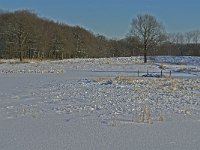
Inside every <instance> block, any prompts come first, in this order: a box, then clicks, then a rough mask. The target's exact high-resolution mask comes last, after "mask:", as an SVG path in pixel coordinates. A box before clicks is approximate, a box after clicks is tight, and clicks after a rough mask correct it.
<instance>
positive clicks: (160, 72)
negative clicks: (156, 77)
mask: <svg viewBox="0 0 200 150" xmlns="http://www.w3.org/2000/svg"><path fill="white" fill-rule="evenodd" d="M162 75H163V73H162V70H161V72H160V77H161V78H162Z"/></svg>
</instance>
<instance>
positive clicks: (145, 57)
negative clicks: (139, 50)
mask: <svg viewBox="0 0 200 150" xmlns="http://www.w3.org/2000/svg"><path fill="white" fill-rule="evenodd" d="M144 63H147V53H146V52H144Z"/></svg>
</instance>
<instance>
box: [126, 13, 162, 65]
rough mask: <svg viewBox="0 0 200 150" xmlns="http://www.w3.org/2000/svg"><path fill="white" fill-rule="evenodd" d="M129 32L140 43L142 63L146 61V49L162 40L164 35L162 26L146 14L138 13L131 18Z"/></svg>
mask: <svg viewBox="0 0 200 150" xmlns="http://www.w3.org/2000/svg"><path fill="white" fill-rule="evenodd" d="M130 33H131V35H132V36H134V37H136V38H137V39H138V41H139V42H140V43H141V44H140V45H141V48H142V50H143V54H144V63H147V53H148V51H149V50H150V49H151V48H155V46H157V45H159V44H160V43H161V42H163V41H164V40H165V37H166V36H165V30H164V26H163V25H162V24H161V23H160V22H158V21H157V19H156V18H155V17H154V16H151V15H148V14H145V15H138V16H137V17H136V18H134V19H133V20H132V23H131V32H130Z"/></svg>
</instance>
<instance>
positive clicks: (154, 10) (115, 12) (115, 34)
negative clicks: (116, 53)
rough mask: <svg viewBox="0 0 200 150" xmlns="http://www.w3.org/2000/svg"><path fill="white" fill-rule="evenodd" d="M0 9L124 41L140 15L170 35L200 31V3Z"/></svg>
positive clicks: (7, 5) (36, 0)
mask: <svg viewBox="0 0 200 150" xmlns="http://www.w3.org/2000/svg"><path fill="white" fill-rule="evenodd" d="M0 9H2V10H10V11H13V10H18V9H30V10H34V11H35V12H36V13H38V15H39V16H41V17H46V18H49V19H53V20H56V21H60V22H64V23H66V24H69V25H79V26H82V27H84V28H86V29H87V30H90V31H92V32H94V33H96V34H97V33H99V34H103V35H106V36H108V37H110V38H123V37H125V36H126V35H127V34H128V32H129V30H130V23H131V20H132V19H133V18H134V17H135V16H137V14H145V13H148V14H151V15H154V16H156V17H157V18H158V20H159V21H161V22H162V23H163V24H164V25H165V28H166V30H167V32H184V31H190V30H195V29H200V17H199V15H200V0H0Z"/></svg>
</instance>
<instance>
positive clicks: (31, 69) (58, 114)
mask: <svg viewBox="0 0 200 150" xmlns="http://www.w3.org/2000/svg"><path fill="white" fill-rule="evenodd" d="M0 62H1V64H0V149H1V150H132V149H136V150H161V149H162V150H169V149H172V150H188V149H190V150H198V149H200V132H199V128H200V57H166V56H159V57H150V58H149V63H148V64H145V65H144V64H143V63H142V62H143V59H142V57H130V58H102V59H69V60H60V61H40V62H39V61H30V62H29V63H18V60H1V61H0ZM161 69H162V71H163V78H155V77H149V78H146V77H141V76H142V75H143V74H147V72H148V73H149V74H153V75H160V72H161ZM138 70H139V72H140V73H139V76H140V77H138ZM170 71H171V73H172V75H171V77H169V75H170V74H169V72H170Z"/></svg>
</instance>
